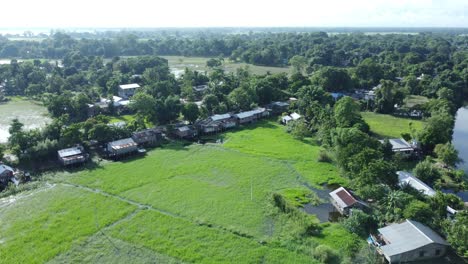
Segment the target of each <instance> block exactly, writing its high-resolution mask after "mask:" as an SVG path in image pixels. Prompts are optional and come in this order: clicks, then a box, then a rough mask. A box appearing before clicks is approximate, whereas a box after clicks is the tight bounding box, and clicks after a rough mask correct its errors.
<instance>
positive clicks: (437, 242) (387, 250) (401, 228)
mask: <svg viewBox="0 0 468 264" xmlns="http://www.w3.org/2000/svg"><path fill="white" fill-rule="evenodd" d="M378 232H379V234H378V235H377V236H371V237H369V240H368V241H369V243H371V244H373V245H375V246H376V247H377V251H378V252H379V253H380V254H381V255H383V256H384V257H385V259H386V260H387V261H388V262H389V263H405V262H411V261H421V260H427V259H433V258H438V257H442V256H443V255H444V254H445V253H446V252H447V248H448V246H449V244H448V243H447V242H446V241H445V240H444V239H443V238H442V237H441V236H440V235H438V234H437V233H436V232H434V231H433V230H432V229H430V228H429V227H427V226H425V225H423V224H421V223H419V222H417V221H414V220H409V219H407V220H406V221H405V222H402V223H394V224H391V225H389V226H386V227H383V228H380V229H378Z"/></svg>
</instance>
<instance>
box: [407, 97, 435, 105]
mask: <svg viewBox="0 0 468 264" xmlns="http://www.w3.org/2000/svg"><path fill="white" fill-rule="evenodd" d="M427 102H429V98H427V97H426V96H421V95H409V96H408V97H406V98H405V102H404V103H405V106H406V107H413V106H415V105H421V104H424V103H427Z"/></svg>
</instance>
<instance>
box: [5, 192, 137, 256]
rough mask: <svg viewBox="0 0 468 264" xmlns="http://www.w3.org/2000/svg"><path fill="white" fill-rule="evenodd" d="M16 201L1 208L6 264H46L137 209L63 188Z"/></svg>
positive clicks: (105, 198)
mask: <svg viewBox="0 0 468 264" xmlns="http://www.w3.org/2000/svg"><path fill="white" fill-rule="evenodd" d="M16 198H17V201H16V202H14V203H12V204H9V205H3V206H2V207H0V241H1V243H0V255H1V256H2V259H1V261H2V262H3V263H43V262H45V261H47V260H50V259H52V258H53V257H54V256H55V255H57V254H59V253H63V252H65V251H67V250H68V249H69V248H70V247H71V245H72V243H79V242H81V241H83V240H85V239H86V237H87V236H89V235H91V234H94V233H95V232H96V231H97V230H99V229H100V228H102V227H104V226H107V225H109V224H111V223H113V222H115V221H116V220H118V219H120V218H122V217H124V216H125V215H127V214H129V213H130V212H131V211H133V210H134V209H135V207H134V206H132V205H129V204H127V203H124V202H120V201H118V200H116V199H114V198H110V197H105V196H102V195H99V194H95V193H91V192H88V191H83V190H79V189H77V188H74V187H66V186H60V185H57V186H55V187H52V188H50V189H40V190H38V191H35V192H33V193H31V194H30V195H24V194H23V196H17V197H16Z"/></svg>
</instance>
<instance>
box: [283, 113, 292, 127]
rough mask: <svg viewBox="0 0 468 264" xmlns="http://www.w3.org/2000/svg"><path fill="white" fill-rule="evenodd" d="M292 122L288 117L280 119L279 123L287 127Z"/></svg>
mask: <svg viewBox="0 0 468 264" xmlns="http://www.w3.org/2000/svg"><path fill="white" fill-rule="evenodd" d="M292 120H293V119H292V117H290V116H289V115H286V116H283V117H281V123H283V124H285V125H287V124H288V123H289V122H290V121H292Z"/></svg>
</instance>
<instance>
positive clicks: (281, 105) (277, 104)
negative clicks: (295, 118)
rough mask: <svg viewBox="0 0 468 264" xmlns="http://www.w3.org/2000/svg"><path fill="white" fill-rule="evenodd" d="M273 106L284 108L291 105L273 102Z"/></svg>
mask: <svg viewBox="0 0 468 264" xmlns="http://www.w3.org/2000/svg"><path fill="white" fill-rule="evenodd" d="M271 105H274V106H279V107H283V106H289V103H287V102H273V103H271Z"/></svg>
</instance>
